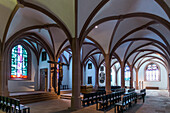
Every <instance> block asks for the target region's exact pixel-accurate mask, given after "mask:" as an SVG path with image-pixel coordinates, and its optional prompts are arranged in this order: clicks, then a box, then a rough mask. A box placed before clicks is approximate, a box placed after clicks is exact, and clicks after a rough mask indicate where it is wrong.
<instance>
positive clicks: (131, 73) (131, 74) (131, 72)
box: [130, 65, 133, 88]
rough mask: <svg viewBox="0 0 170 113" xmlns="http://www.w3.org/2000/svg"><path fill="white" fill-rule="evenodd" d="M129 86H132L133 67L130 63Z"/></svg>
mask: <svg viewBox="0 0 170 113" xmlns="http://www.w3.org/2000/svg"><path fill="white" fill-rule="evenodd" d="M130 88H133V67H132V65H130Z"/></svg>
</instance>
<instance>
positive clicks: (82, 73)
mask: <svg viewBox="0 0 170 113" xmlns="http://www.w3.org/2000/svg"><path fill="white" fill-rule="evenodd" d="M80 73H81V85H83V79H84V76H83V75H84V70H83V64H81V71H80Z"/></svg>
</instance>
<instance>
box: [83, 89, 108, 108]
mask: <svg viewBox="0 0 170 113" xmlns="http://www.w3.org/2000/svg"><path fill="white" fill-rule="evenodd" d="M105 95H106V92H105V91H102V92H95V93H88V94H86V93H85V94H84V96H83V99H82V100H81V101H82V105H83V106H85V105H88V106H89V105H90V104H94V103H97V101H100V100H101V98H102V97H103V96H105Z"/></svg>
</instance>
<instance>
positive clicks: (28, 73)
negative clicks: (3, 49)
mask: <svg viewBox="0 0 170 113" xmlns="http://www.w3.org/2000/svg"><path fill="white" fill-rule="evenodd" d="M18 45H21V46H22V47H23V48H24V49H25V50H26V51H27V66H28V67H27V78H11V58H12V49H13V48H14V47H15V46H18ZM9 62H10V66H9V67H10V69H9V70H10V71H9V76H8V80H31V52H30V50H29V48H28V47H27V46H25V45H24V44H21V43H17V44H15V45H13V46H12V47H11V49H10V53H9Z"/></svg>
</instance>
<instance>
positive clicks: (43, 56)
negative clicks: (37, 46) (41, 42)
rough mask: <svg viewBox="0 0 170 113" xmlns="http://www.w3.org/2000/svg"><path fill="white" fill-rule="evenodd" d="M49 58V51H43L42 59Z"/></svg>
mask: <svg viewBox="0 0 170 113" xmlns="http://www.w3.org/2000/svg"><path fill="white" fill-rule="evenodd" d="M46 60H47V53H46V52H45V51H43V52H42V61H46Z"/></svg>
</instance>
